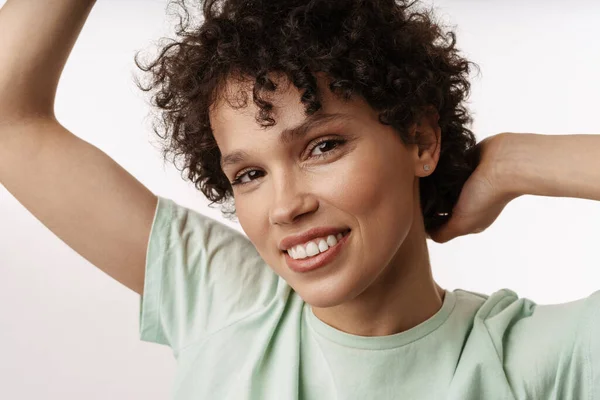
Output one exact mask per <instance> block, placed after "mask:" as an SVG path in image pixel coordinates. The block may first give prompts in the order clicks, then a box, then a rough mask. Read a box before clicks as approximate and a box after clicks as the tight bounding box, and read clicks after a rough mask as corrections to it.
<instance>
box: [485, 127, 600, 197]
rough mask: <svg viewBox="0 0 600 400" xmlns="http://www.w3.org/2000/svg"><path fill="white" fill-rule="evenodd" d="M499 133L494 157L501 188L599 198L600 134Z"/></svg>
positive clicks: (563, 195)
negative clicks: (501, 142) (498, 146)
mask: <svg viewBox="0 0 600 400" xmlns="http://www.w3.org/2000/svg"><path fill="white" fill-rule="evenodd" d="M502 136H503V139H502V140H503V141H504V143H503V145H502V146H500V148H499V149H498V154H497V158H496V160H497V163H498V165H497V167H498V174H497V176H498V181H499V182H498V185H499V186H500V187H501V188H502V189H503V190H504V191H506V192H508V193H512V194H514V195H515V196H520V195H527V194H531V195H538V196H552V197H576V198H581V199H589V200H599V201H600V135H541V134H533V133H526V134H522V133H503V134H502Z"/></svg>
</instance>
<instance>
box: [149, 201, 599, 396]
mask: <svg viewBox="0 0 600 400" xmlns="http://www.w3.org/2000/svg"><path fill="white" fill-rule="evenodd" d="M140 335H141V339H142V340H144V341H149V342H155V343H160V344H164V345H167V346H170V347H171V348H172V349H173V353H174V355H175V357H176V359H177V370H176V375H175V382H174V386H173V398H174V399H176V400H188V399H189V400H191V399H194V400H196V399H211V400H213V399H214V400H217V399H218V400H250V399H253V400H271V399H273V400H294V399H319V400H321V399H323V400H335V399H338V400H352V399H357V400H359V399H360V400H365V399H369V400H374V399H410V400H421V399H435V400H441V399H452V400H482V399H484V400H496V399H536V400H537V399H543V400H550V399H557V400H558V399H560V400H566V399H576V400H593V399H600V291H597V292H595V293H593V294H591V295H589V296H588V297H586V298H583V299H581V300H578V301H573V302H569V303H564V304H555V305H537V304H535V303H534V302H532V301H531V300H528V299H525V298H519V297H518V296H517V295H516V294H515V293H514V292H513V291H511V290H508V289H503V290H500V291H497V292H495V293H493V294H491V295H489V296H487V295H482V294H478V293H474V292H470V291H466V290H460V289H457V290H454V291H446V294H445V298H444V301H443V304H442V307H441V308H440V310H439V311H438V312H437V313H436V314H435V315H433V316H432V317H431V318H429V319H428V320H427V321H425V322H423V323H421V324H419V325H417V326H415V327H413V328H411V329H409V330H407V331H405V332H401V333H398V334H395V335H390V336H383V337H362V336H356V335H351V334H348V333H345V332H342V331H339V330H337V329H335V328H333V327H331V326H329V325H327V324H325V323H323V322H322V321H320V320H319V319H318V318H316V317H315V315H314V314H313V313H312V311H311V307H310V305H308V304H306V303H305V302H304V301H303V300H302V299H301V298H300V297H299V296H298V295H297V294H296V293H295V292H294V291H293V290H292V289H291V287H290V286H289V285H288V284H287V283H286V282H285V281H284V280H283V279H281V278H280V277H279V276H278V275H276V274H275V273H274V272H273V271H272V270H271V269H270V268H269V266H268V265H266V263H265V262H264V261H263V260H262V258H261V257H260V255H259V254H258V252H257V251H256V249H255V248H254V246H253V245H252V243H251V242H250V241H249V240H248V239H247V238H246V237H245V236H244V235H242V234H241V233H239V232H237V231H236V230H234V229H232V228H229V227H227V226H226V225H224V224H222V223H220V222H218V221H216V220H213V219H210V218H209V217H206V216H204V215H202V214H199V213H197V212H195V211H193V210H191V209H188V208H185V207H183V206H181V205H179V204H177V203H176V202H174V201H173V200H171V199H167V198H163V197H160V196H159V198H158V204H157V207H156V212H155V216H154V222H153V225H152V230H151V233H150V241H149V244H148V251H147V263H146V278H145V284H144V294H143V296H142V298H141V303H140Z"/></svg>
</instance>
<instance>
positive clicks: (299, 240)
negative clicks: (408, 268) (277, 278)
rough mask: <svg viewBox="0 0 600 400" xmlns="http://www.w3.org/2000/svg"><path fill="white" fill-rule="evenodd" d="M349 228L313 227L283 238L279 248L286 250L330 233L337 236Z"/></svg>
mask: <svg viewBox="0 0 600 400" xmlns="http://www.w3.org/2000/svg"><path fill="white" fill-rule="evenodd" d="M347 230H348V228H336V227H333V226H321V227H318V228H312V229H309V230H307V231H306V232H303V233H301V234H299V235H291V236H287V237H285V238H283V240H282V241H281V242H279V248H280V249H281V250H283V251H286V250H288V249H290V248H291V247H294V246H296V245H298V244H303V243H306V242H308V241H309V240H311V239H314V238H318V237H324V236H329V235H334V236H335V235H336V234H338V233H342V232H345V231H347Z"/></svg>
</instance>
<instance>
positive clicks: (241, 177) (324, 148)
mask: <svg viewBox="0 0 600 400" xmlns="http://www.w3.org/2000/svg"><path fill="white" fill-rule="evenodd" d="M344 143H346V140H344V139H331V138H330V139H319V141H318V142H317V143H315V144H313V145H312V147H311V148H310V153H309V154H311V155H312V154H313V152H314V151H315V150H317V149H319V151H320V152H321V154H317V155H314V156H312V158H317V159H321V158H324V157H327V156H329V155H331V154H333V153H335V152H336V150H338V148H339V147H340V146H341V145H343V144H344ZM262 173H263V172H262V171H259V170H257V169H246V170H242V171H241V172H240V173H238V174H237V175H236V177H235V179H234V180H233V182H231V185H232V186H238V185H247V184H248V183H251V182H252V181H253V180H255V179H252V178H258V177H260V176H257V175H259V174H262ZM246 177H247V178H250V179H249V180H247V179H245V178H246Z"/></svg>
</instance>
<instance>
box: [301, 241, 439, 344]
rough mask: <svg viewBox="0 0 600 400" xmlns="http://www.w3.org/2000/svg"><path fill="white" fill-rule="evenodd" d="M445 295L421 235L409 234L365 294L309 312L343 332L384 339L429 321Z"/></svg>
mask: <svg viewBox="0 0 600 400" xmlns="http://www.w3.org/2000/svg"><path fill="white" fill-rule="evenodd" d="M444 293H445V291H444V289H442V288H441V287H439V286H438V285H437V283H436V282H435V281H434V280H433V277H432V274H431V265H430V262H429V253H428V250H427V243H426V241H425V234H424V232H412V234H409V235H408V237H407V238H406V240H405V242H404V243H403V244H402V246H401V248H400V249H399V251H398V253H397V254H396V256H395V257H394V259H393V260H392V262H391V263H390V264H389V266H388V267H387V268H386V269H385V270H384V271H383V272H382V273H381V274H380V275H379V276H378V277H377V279H376V280H375V281H374V282H373V283H372V284H371V285H370V286H369V287H368V288H367V289H366V290H365V291H364V292H362V293H361V294H360V295H358V296H357V297H355V298H354V299H352V300H350V301H347V302H345V303H343V304H340V305H338V306H334V307H328V308H317V307H313V308H312V310H313V313H314V314H315V316H316V317H317V318H319V319H320V320H321V321H323V322H325V323H326V324H328V325H330V326H332V327H334V328H336V329H339V330H341V331H343V332H346V333H350V334H354V335H360V336H387V335H393V334H395V333H400V332H403V331H406V330H408V329H411V328H413V327H415V326H417V325H419V324H420V323H422V322H424V321H426V320H427V319H429V318H431V317H432V316H433V315H434V314H435V313H436V312H437V311H439V309H440V308H441V306H442V303H443V300H444Z"/></svg>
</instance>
